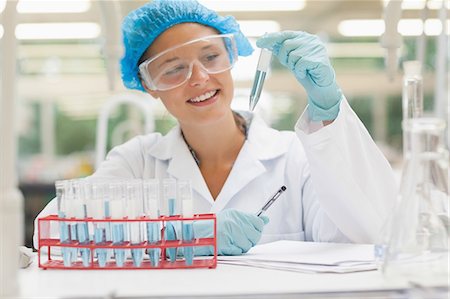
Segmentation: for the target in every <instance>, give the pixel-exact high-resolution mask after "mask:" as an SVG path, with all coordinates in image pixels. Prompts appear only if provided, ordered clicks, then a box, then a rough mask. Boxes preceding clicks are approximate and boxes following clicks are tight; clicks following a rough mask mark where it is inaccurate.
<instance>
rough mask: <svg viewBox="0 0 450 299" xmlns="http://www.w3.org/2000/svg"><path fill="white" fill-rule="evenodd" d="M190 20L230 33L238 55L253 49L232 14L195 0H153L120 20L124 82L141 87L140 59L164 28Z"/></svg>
mask: <svg viewBox="0 0 450 299" xmlns="http://www.w3.org/2000/svg"><path fill="white" fill-rule="evenodd" d="M190 22H192V23H199V24H203V25H206V26H209V27H212V28H215V29H216V30H218V31H219V32H220V33H222V34H228V33H233V34H234V38H235V41H236V46H237V49H238V54H239V55H240V56H248V55H250V54H251V53H252V52H253V48H252V46H251V45H250V42H249V41H248V39H247V38H246V37H245V36H244V34H243V33H242V32H241V30H240V29H239V24H238V23H237V22H236V20H235V19H234V17H232V16H226V17H222V16H219V15H218V14H217V13H216V12H215V11H213V10H210V9H208V8H206V7H204V6H203V5H201V4H200V3H198V2H197V1H195V0H154V1H152V2H149V3H147V4H145V5H144V6H142V7H140V8H138V9H136V10H134V11H132V12H131V13H129V14H128V15H127V16H126V17H125V19H124V20H123V22H122V34H123V44H124V48H125V54H124V56H123V57H122V60H121V62H120V64H121V70H122V81H123V83H124V85H125V86H126V87H127V88H130V89H138V90H142V91H144V88H143V87H142V84H141V80H140V79H139V76H138V72H139V68H138V61H139V59H140V58H141V56H142V55H143V54H144V52H145V51H146V50H147V48H148V47H149V46H150V45H151V44H152V43H153V41H154V40H155V39H156V38H157V37H158V36H159V35H160V34H161V33H163V32H164V31H165V30H167V29H169V28H170V27H172V26H174V25H176V24H180V23H190Z"/></svg>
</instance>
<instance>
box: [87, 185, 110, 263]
mask: <svg viewBox="0 0 450 299" xmlns="http://www.w3.org/2000/svg"><path fill="white" fill-rule="evenodd" d="M104 207H105V205H104V192H103V186H102V185H101V184H96V183H94V184H92V200H90V201H89V203H88V215H89V216H90V217H92V218H93V219H104V218H105V212H104ZM94 243H95V244H97V245H102V244H106V223H105V222H94ZM107 251H108V250H107V249H103V248H102V249H96V250H95V252H94V254H95V256H96V257H97V261H98V265H99V267H105V266H106V262H107V261H108V254H107Z"/></svg>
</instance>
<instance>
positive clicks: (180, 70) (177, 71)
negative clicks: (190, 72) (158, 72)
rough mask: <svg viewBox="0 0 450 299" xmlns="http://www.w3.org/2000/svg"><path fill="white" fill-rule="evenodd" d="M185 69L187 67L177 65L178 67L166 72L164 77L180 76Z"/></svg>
mask: <svg viewBox="0 0 450 299" xmlns="http://www.w3.org/2000/svg"><path fill="white" fill-rule="evenodd" d="M185 68H186V67H185V66H184V65H177V66H175V67H173V68H170V69H168V70H167V71H165V72H164V75H166V76H170V75H175V74H178V73H179V72H182V71H183V70H184V69H185Z"/></svg>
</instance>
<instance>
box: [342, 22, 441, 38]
mask: <svg viewBox="0 0 450 299" xmlns="http://www.w3.org/2000/svg"><path fill="white" fill-rule="evenodd" d="M384 28H385V24H384V21H383V20H380V19H372V20H344V21H342V22H340V23H339V25H338V31H339V33H340V34H342V35H343V36H353V37H357V36H381V35H382V34H383V33H384ZM397 28H398V32H400V34H401V35H403V36H419V35H421V34H422V33H423V32H424V31H425V34H426V35H429V36H433V35H439V34H440V33H441V32H442V23H441V22H440V20H438V19H428V20H426V22H425V26H424V23H423V21H422V20H421V19H404V20H400V22H399V23H398V27H397ZM447 28H448V29H447V33H448V32H450V21H447Z"/></svg>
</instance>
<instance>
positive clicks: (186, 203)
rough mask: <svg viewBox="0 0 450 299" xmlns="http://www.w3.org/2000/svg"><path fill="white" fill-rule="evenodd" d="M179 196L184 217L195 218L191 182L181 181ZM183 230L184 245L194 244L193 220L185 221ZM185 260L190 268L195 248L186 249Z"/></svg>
mask: <svg viewBox="0 0 450 299" xmlns="http://www.w3.org/2000/svg"><path fill="white" fill-rule="evenodd" d="M178 194H179V196H180V200H181V204H182V209H183V217H185V218H192V217H194V213H193V210H194V207H193V200H192V188H191V182H190V181H179V182H178ZM181 230H182V239H183V243H192V242H193V241H194V222H193V221H192V220H186V221H183V223H182V229H181ZM184 259H185V262H186V265H188V266H191V265H192V263H193V261H194V247H192V246H186V247H184Z"/></svg>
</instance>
